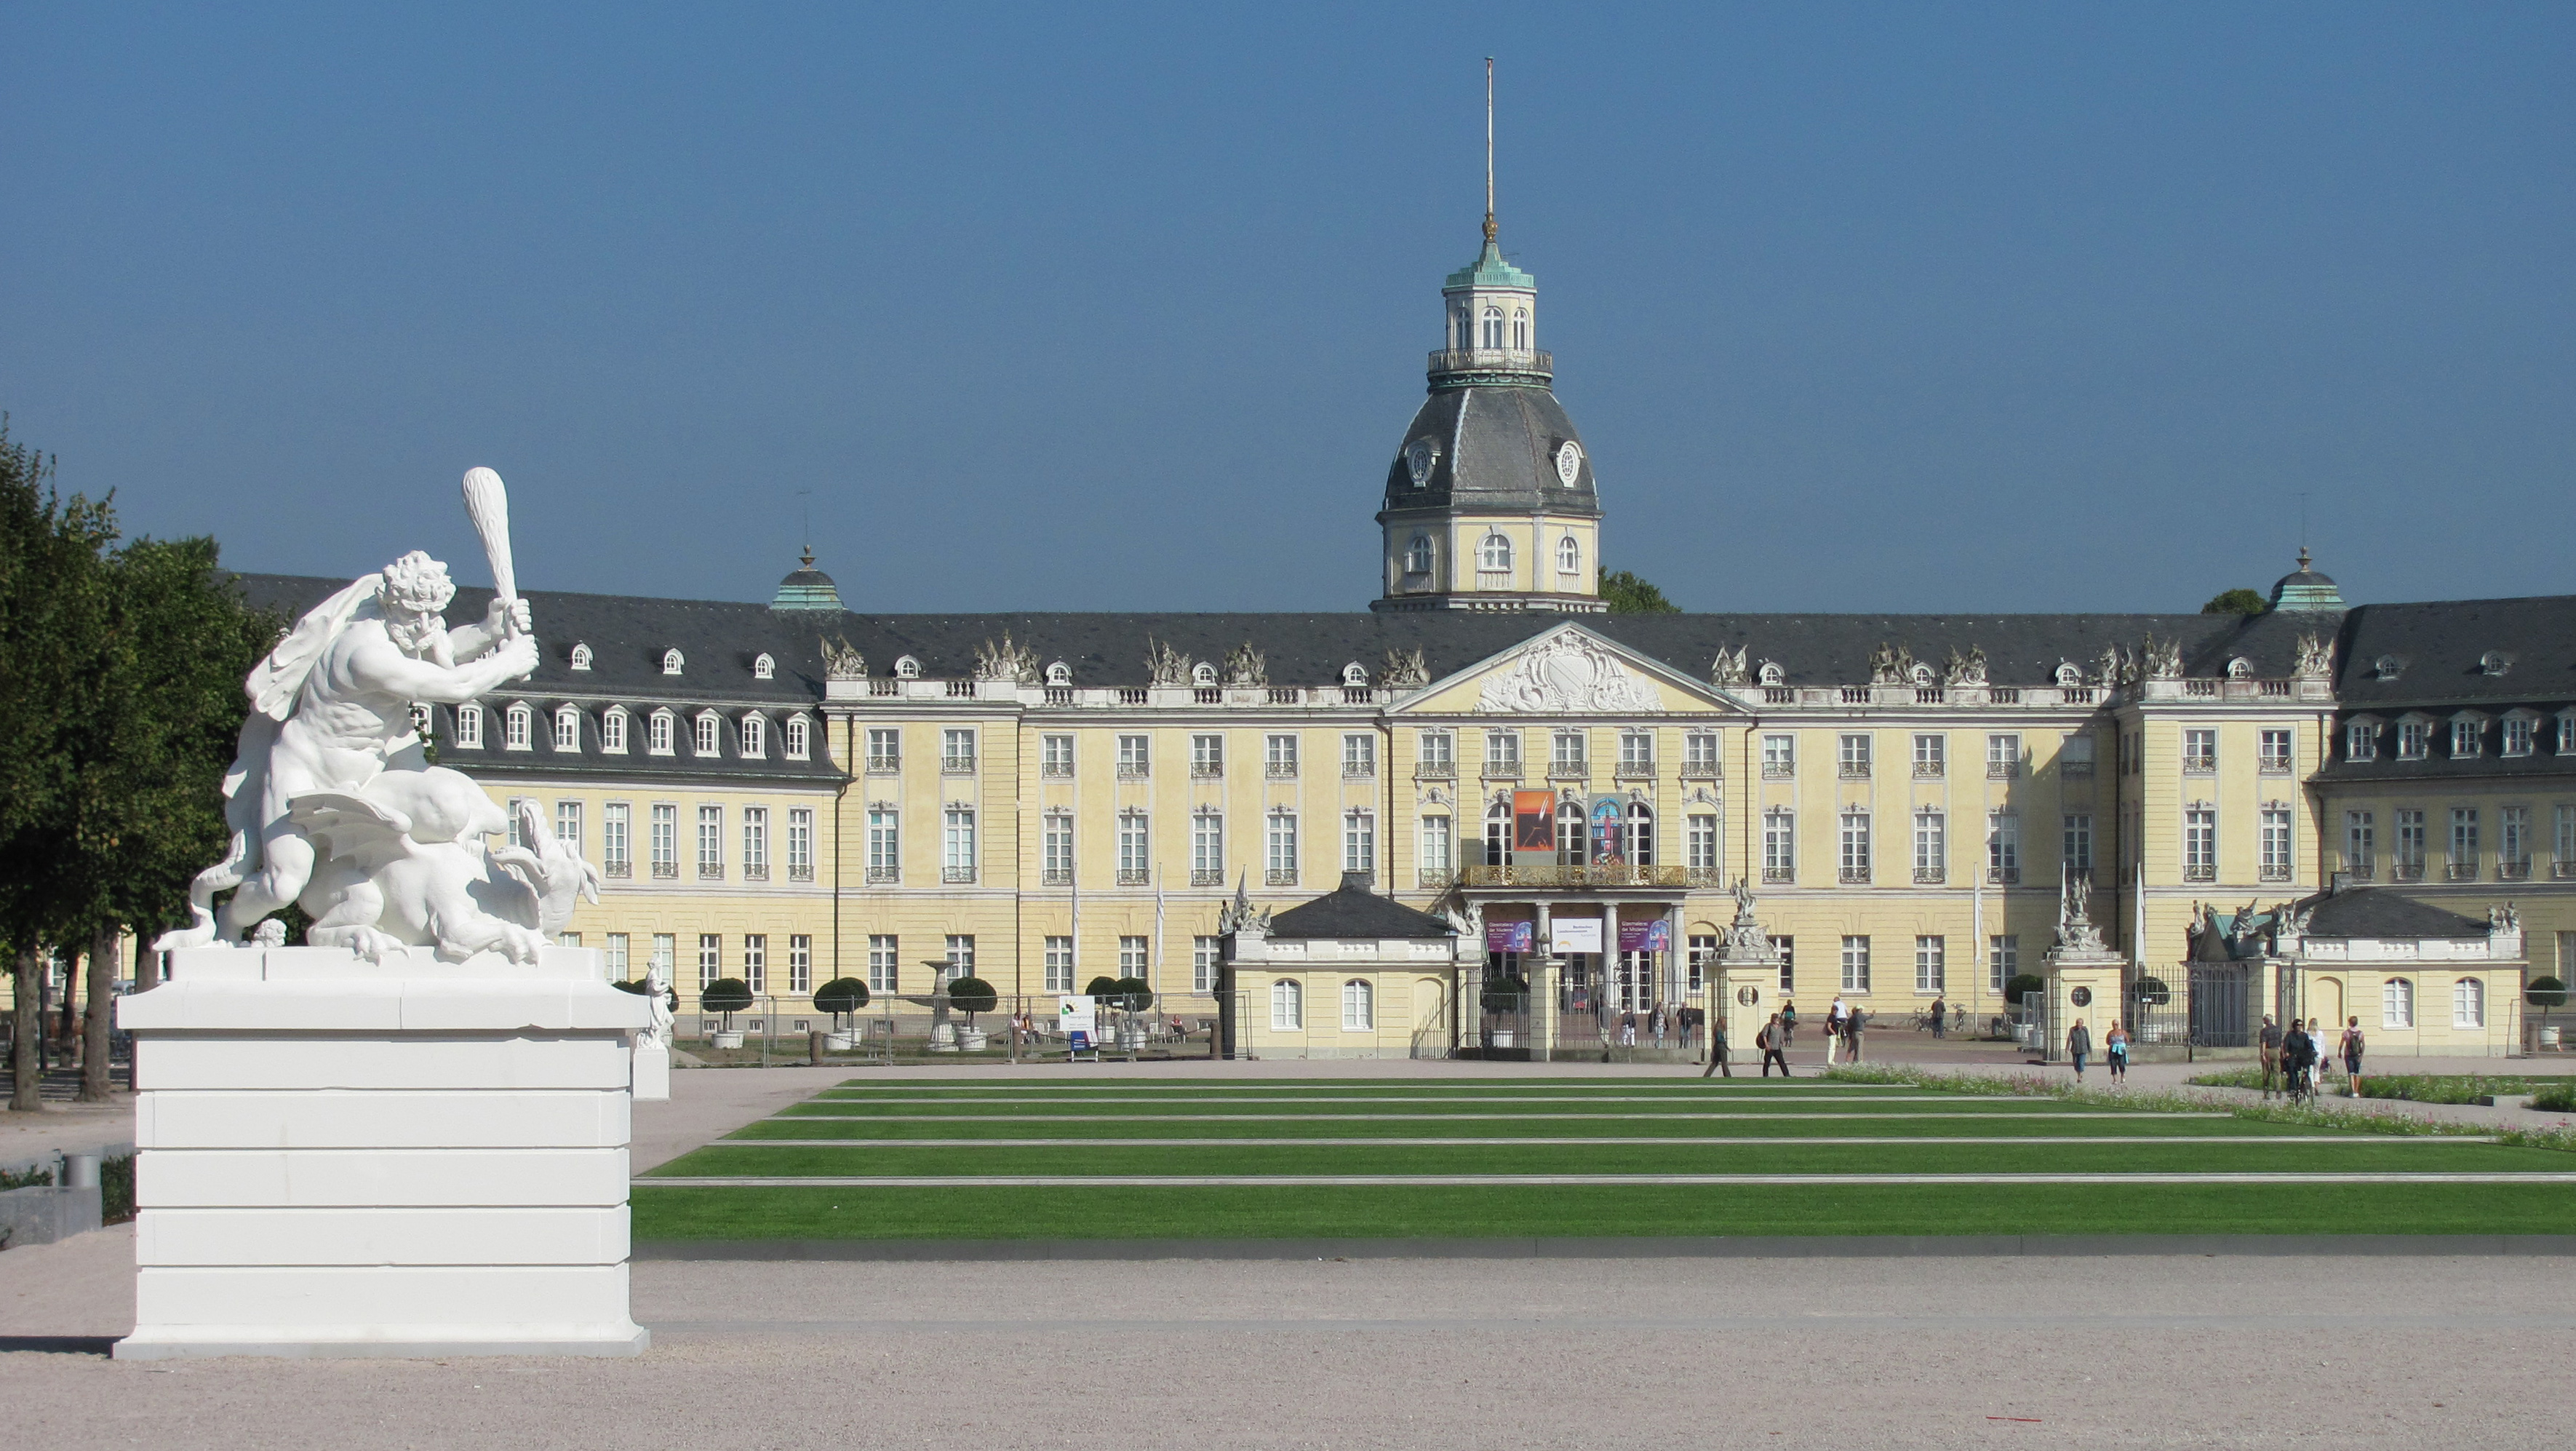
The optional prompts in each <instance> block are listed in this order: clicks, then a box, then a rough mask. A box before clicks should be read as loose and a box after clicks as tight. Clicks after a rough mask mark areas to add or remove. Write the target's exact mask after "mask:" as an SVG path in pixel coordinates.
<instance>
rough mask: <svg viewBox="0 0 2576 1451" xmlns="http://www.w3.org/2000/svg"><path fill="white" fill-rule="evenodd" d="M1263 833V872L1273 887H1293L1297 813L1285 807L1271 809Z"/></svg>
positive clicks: (1295, 874) (1295, 863)
mask: <svg viewBox="0 0 2576 1451" xmlns="http://www.w3.org/2000/svg"><path fill="white" fill-rule="evenodd" d="M1266 825H1267V828H1268V829H1267V830H1266V831H1265V832H1264V837H1265V842H1264V845H1265V847H1266V850H1265V852H1264V854H1263V858H1262V859H1263V862H1264V864H1265V870H1266V872H1267V873H1268V878H1269V882H1270V884H1271V885H1273V886H1283V887H1285V886H1294V885H1296V882H1297V813H1296V812H1294V811H1292V810H1289V809H1288V808H1287V807H1284V806H1280V807H1273V808H1271V811H1270V815H1269V818H1268V821H1267V823H1266Z"/></svg>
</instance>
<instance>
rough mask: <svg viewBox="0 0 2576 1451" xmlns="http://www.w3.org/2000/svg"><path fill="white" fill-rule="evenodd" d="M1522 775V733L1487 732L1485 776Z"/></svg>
mask: <svg viewBox="0 0 2576 1451" xmlns="http://www.w3.org/2000/svg"><path fill="white" fill-rule="evenodd" d="M1520 773H1521V733H1520V732H1519V731H1487V732H1485V774H1487V775H1489V776H1517V775H1519V774H1520Z"/></svg>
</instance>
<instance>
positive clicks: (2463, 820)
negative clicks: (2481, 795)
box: [2450, 806, 2478, 882]
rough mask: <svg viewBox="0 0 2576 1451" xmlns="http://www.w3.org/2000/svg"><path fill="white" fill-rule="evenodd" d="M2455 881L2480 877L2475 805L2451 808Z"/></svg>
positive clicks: (2453, 873)
mask: <svg viewBox="0 0 2576 1451" xmlns="http://www.w3.org/2000/svg"><path fill="white" fill-rule="evenodd" d="M2450 878H2451V880H2452V881H2455V882H2474V881H2476V880H2477V879H2478V809H2477V808H2476V807H2474V806H2454V807H2452V808H2451V870H2450Z"/></svg>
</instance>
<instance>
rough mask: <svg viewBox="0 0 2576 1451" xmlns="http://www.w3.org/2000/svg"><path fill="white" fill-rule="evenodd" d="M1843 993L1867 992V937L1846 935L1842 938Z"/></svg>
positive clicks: (1863, 935) (1863, 934)
mask: <svg viewBox="0 0 2576 1451" xmlns="http://www.w3.org/2000/svg"><path fill="white" fill-rule="evenodd" d="M1843 991H1844V992H1847V993H1865V992H1868V991H1869V935H1868V934H1867V933H1861V934H1858V935H1853V934H1848V933H1846V934H1845V935H1844V937H1843Z"/></svg>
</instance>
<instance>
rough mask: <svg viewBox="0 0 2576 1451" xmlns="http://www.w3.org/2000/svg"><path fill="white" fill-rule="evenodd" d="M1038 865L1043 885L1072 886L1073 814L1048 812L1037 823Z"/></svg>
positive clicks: (1068, 812)
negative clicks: (1040, 869)
mask: <svg viewBox="0 0 2576 1451" xmlns="http://www.w3.org/2000/svg"><path fill="white" fill-rule="evenodd" d="M1038 847H1039V865H1040V867H1041V868H1042V869H1043V870H1044V872H1045V874H1046V875H1045V877H1044V878H1043V882H1044V885H1046V886H1050V887H1069V886H1072V885H1073V813H1072V812H1070V811H1050V812H1048V813H1047V814H1046V815H1045V816H1044V817H1042V818H1040V819H1039V823H1038Z"/></svg>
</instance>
